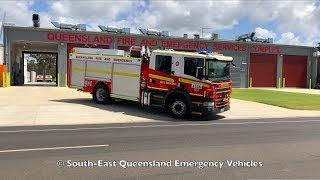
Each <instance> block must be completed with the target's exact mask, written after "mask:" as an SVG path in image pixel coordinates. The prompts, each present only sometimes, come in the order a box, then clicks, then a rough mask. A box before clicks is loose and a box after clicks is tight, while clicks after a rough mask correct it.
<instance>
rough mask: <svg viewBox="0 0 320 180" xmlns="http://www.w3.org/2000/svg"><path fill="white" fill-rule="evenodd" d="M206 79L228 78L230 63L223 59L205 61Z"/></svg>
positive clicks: (215, 80)
mask: <svg viewBox="0 0 320 180" xmlns="http://www.w3.org/2000/svg"><path fill="white" fill-rule="evenodd" d="M206 75H207V79H208V80H210V81H213V82H219V81H229V80H230V64H229V62H225V61H217V60H207V61H206Z"/></svg>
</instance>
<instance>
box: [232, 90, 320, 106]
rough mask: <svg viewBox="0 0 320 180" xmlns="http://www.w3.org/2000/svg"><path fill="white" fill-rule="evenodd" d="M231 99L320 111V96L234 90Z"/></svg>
mask: <svg viewBox="0 0 320 180" xmlns="http://www.w3.org/2000/svg"><path fill="white" fill-rule="evenodd" d="M231 98H235V99H241V100H246V101H254V102H259V103H263V104H269V105H273V106H279V107H284V108H288V109H299V110H320V95H315V94H304V93H292V92H281V91H272V90H261V89H236V88H235V89H232V94H231Z"/></svg>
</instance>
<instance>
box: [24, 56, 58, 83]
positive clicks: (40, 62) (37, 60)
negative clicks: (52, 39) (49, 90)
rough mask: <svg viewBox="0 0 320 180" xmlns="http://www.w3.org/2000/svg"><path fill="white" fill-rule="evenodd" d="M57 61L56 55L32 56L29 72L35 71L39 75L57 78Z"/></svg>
mask: <svg viewBox="0 0 320 180" xmlns="http://www.w3.org/2000/svg"><path fill="white" fill-rule="evenodd" d="M56 61H57V59H56V55H55V54H30V58H29V60H28V65H27V66H28V70H29V71H35V72H36V73H37V75H43V76H45V75H51V76H52V78H53V79H55V78H56V65H57V62H56Z"/></svg>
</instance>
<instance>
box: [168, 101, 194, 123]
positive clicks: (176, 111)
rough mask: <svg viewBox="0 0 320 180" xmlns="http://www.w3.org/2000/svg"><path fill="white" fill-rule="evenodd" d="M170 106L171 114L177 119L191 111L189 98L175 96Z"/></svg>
mask: <svg viewBox="0 0 320 180" xmlns="http://www.w3.org/2000/svg"><path fill="white" fill-rule="evenodd" d="M168 108H169V112H170V114H171V115H172V116H173V117H174V118H176V119H181V118H184V117H186V116H187V115H188V114H189V113H190V112H189V107H188V103H187V100H185V98H183V97H175V98H173V99H172V100H171V101H170V103H169V106H168Z"/></svg>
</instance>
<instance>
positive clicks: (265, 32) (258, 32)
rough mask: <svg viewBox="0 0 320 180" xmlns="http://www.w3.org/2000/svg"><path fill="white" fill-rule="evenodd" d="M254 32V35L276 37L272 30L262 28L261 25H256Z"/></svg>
mask: <svg viewBox="0 0 320 180" xmlns="http://www.w3.org/2000/svg"><path fill="white" fill-rule="evenodd" d="M255 32H256V35H255V36H256V37H262V38H275V37H276V33H274V32H273V31H270V30H267V29H263V28H261V27H257V28H256V29H255Z"/></svg>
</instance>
